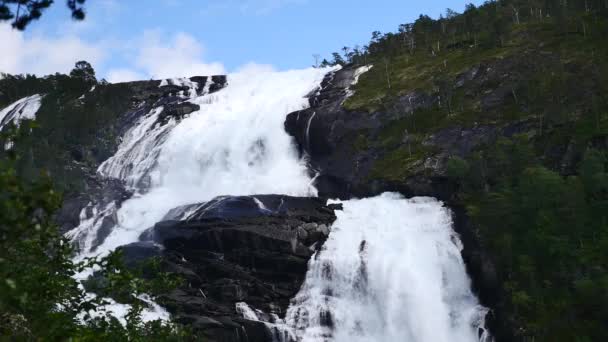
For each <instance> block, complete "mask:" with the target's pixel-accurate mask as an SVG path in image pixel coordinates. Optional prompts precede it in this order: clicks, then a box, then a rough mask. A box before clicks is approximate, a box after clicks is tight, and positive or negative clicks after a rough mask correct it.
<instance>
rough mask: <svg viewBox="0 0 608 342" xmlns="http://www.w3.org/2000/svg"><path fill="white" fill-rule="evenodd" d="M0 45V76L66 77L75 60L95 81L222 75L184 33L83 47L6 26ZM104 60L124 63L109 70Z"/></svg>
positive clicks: (75, 40)
mask: <svg viewBox="0 0 608 342" xmlns="http://www.w3.org/2000/svg"><path fill="white" fill-rule="evenodd" d="M0 41H1V42H2V47H3V52H2V58H0V72H6V73H11V74H18V73H31V74H36V75H39V76H42V75H48V74H52V73H55V72H62V73H67V72H69V71H70V70H71V69H72V68H73V66H74V63H75V62H76V61H78V60H86V61H88V62H90V63H91V64H92V65H93V67H94V68H95V69H97V70H98V71H99V70H101V71H102V74H100V75H98V76H100V77H105V78H107V79H108V81H110V82H124V81H133V80H138V79H150V78H157V79H158V78H171V77H186V76H195V75H216V74H223V73H225V72H226V70H225V68H224V65H223V64H222V63H219V62H207V61H205V60H204V58H203V57H204V48H203V44H202V43H201V42H200V41H198V40H197V39H196V38H195V37H193V36H191V35H189V34H187V33H183V32H178V33H174V34H166V33H163V32H162V31H161V30H149V31H146V32H144V33H142V34H140V35H137V36H134V37H132V38H129V39H123V40H116V41H104V42H88V41H86V40H83V39H81V38H79V36H77V35H75V34H67V35H65V36H62V37H60V38H53V37H49V36H45V35H43V34H41V33H37V34H34V35H33V36H31V37H28V36H27V35H25V34H23V33H22V32H19V31H16V30H13V29H12V28H11V27H10V26H9V25H0ZM109 56H112V57H113V58H118V59H121V60H123V61H124V63H122V65H121V66H120V67H109V66H108V65H107V63H108V60H109V58H108V57H109ZM108 69H109V70H108ZM105 70H108V71H107V72H105Z"/></svg>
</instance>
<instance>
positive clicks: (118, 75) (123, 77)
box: [106, 69, 146, 83]
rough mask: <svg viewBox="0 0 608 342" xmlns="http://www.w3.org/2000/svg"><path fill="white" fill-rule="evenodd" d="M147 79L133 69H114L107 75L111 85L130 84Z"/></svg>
mask: <svg viewBox="0 0 608 342" xmlns="http://www.w3.org/2000/svg"><path fill="white" fill-rule="evenodd" d="M144 79H146V77H145V76H144V75H142V74H140V73H138V72H136V71H133V70H131V69H112V70H110V71H109V72H108V74H107V75H106V80H107V81H108V82H110V83H120V82H130V81H140V80H144Z"/></svg>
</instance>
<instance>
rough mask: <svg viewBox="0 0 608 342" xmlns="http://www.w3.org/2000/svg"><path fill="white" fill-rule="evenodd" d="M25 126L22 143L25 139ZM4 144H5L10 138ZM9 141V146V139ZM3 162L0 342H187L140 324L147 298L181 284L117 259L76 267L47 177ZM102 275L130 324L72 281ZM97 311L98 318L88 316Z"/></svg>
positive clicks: (161, 327) (10, 155) (176, 330)
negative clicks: (86, 273)
mask: <svg viewBox="0 0 608 342" xmlns="http://www.w3.org/2000/svg"><path fill="white" fill-rule="evenodd" d="M27 131H28V127H27V124H26V125H25V126H24V127H23V129H22V130H21V133H20V134H19V136H15V135H11V136H10V137H9V138H10V140H11V141H13V142H17V143H16V145H18V141H19V139H20V136H23V135H25V134H27ZM5 139H7V138H6V137H5ZM4 141H6V140H4ZM6 154H7V156H6V158H4V159H3V160H2V161H1V162H0V279H1V280H0V336H2V339H4V338H8V339H9V340H11V341H13V340H25V341H34V340H77V341H100V340H110V341H118V340H120V341H123V340H131V341H148V340H183V339H186V338H187V337H188V333H187V331H185V330H184V329H183V328H181V327H179V326H177V325H173V324H169V323H164V322H161V321H155V322H149V323H143V322H142V320H141V312H142V310H143V308H144V307H145V305H146V303H145V302H144V301H142V300H141V299H140V295H141V294H143V293H147V294H151V295H154V293H155V291H156V290H162V289H165V290H166V288H167V286H169V287H171V286H175V285H176V284H177V283H176V281H177V280H176V279H175V278H174V277H173V276H171V275H168V274H165V273H163V272H160V271H159V269H158V268H156V270H157V271H154V270H155V268H149V265H148V266H147V267H146V270H152V271H154V272H153V275H154V276H152V277H146V279H148V280H144V279H143V278H141V277H138V276H137V273H133V272H132V271H131V270H129V269H128V268H125V267H124V266H122V264H121V263H120V255H119V254H113V255H110V256H109V257H107V258H104V259H101V260H97V259H94V260H87V261H86V262H83V263H75V262H74V261H73V260H72V259H71V258H72V256H73V249H72V246H71V244H70V243H69V241H67V240H66V239H65V238H64V237H63V236H61V235H60V234H59V232H58V228H57V226H56V225H55V224H54V223H53V219H52V216H53V213H54V212H55V210H56V209H57V208H58V207H59V205H60V204H61V196H60V194H59V193H58V192H57V191H55V190H54V189H53V187H52V186H51V183H50V179H49V178H48V176H47V175H41V176H40V177H38V179H37V180H36V181H34V182H31V181H28V180H27V179H24V178H23V177H22V176H21V175H20V174H19V173H18V172H16V170H15V167H14V165H15V162H16V160H17V159H18V155H17V154H15V152H14V151H12V150H10V151H8V152H7V153H6ZM92 266H97V267H99V268H100V269H101V271H100V272H99V274H98V276H97V279H102V282H103V284H104V285H103V286H101V287H100V286H98V289H99V288H101V289H103V291H99V293H100V294H102V295H112V297H114V298H116V299H117V300H120V302H123V303H129V304H131V305H132V308H131V310H130V312H129V313H128V315H127V316H126V324H125V325H123V324H121V323H120V322H119V321H118V320H117V319H116V318H114V317H113V316H111V315H109V314H105V313H104V312H103V311H101V309H100V308H101V307H102V306H101V305H103V302H104V301H103V300H101V299H100V297H98V298H97V299H90V298H87V297H86V296H85V292H84V291H83V290H82V289H81V288H80V287H79V286H78V283H77V281H76V280H75V279H74V278H73V276H74V275H75V274H76V273H77V272H80V271H81V270H83V269H84V268H88V267H92ZM92 310H95V311H96V312H97V313H99V314H101V316H91V315H89V314H88V312H91V311H92Z"/></svg>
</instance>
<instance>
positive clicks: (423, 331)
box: [286, 193, 487, 342]
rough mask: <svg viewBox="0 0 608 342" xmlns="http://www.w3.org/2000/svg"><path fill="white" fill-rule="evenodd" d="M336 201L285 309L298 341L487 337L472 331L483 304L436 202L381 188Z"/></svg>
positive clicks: (480, 321)
mask: <svg viewBox="0 0 608 342" xmlns="http://www.w3.org/2000/svg"><path fill="white" fill-rule="evenodd" d="M343 205H344V210H343V211H337V212H336V215H337V217H338V218H337V220H336V222H335V223H334V225H333V228H332V231H331V234H330V236H329V239H328V240H327V242H326V243H325V245H324V248H323V250H322V251H321V252H320V254H319V255H316V256H313V257H312V258H311V260H310V263H309V271H308V273H307V276H306V280H305V282H304V285H303V286H302V289H301V290H300V292H299V293H298V295H297V296H296V297H295V298H294V299H293V301H292V305H291V306H290V308H289V309H288V312H287V315H286V324H287V325H288V326H290V327H291V328H292V329H293V330H294V331H295V334H296V335H297V336H298V338H297V340H298V341H305V342H319V341H335V342H376V341H411V342H417V341H419V342H425V341H434V342H443V341H445V342H448V341H449V342H465V341H469V342H472V341H480V340H482V341H483V339H485V338H487V334H485V335H484V336H483V337H482V338H481V339H480V338H479V336H478V333H479V331H483V326H484V317H485V314H486V312H487V310H486V309H485V308H484V307H482V306H480V305H479V303H478V301H477V299H476V298H475V296H474V295H473V293H472V292H471V290H470V280H469V278H468V276H467V274H466V271H465V266H464V263H463V260H462V257H461V255H460V249H461V246H460V243H459V242H458V240H459V239H458V236H457V235H456V234H455V233H454V231H453V230H452V228H451V224H452V222H451V216H450V212H449V211H448V209H446V208H445V207H444V206H443V205H442V203H441V202H438V201H436V200H434V199H432V198H414V199H409V200H407V199H404V198H402V197H400V196H399V195H397V194H392V193H386V194H383V195H381V196H378V197H374V198H367V199H362V200H351V201H345V202H343ZM328 322H331V324H328ZM329 325H331V328H330V327H329ZM480 329H482V330H480Z"/></svg>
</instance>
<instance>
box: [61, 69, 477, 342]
mask: <svg viewBox="0 0 608 342" xmlns="http://www.w3.org/2000/svg"><path fill="white" fill-rule="evenodd" d="M326 72H327V70H322V69H308V70H301V71H288V72H271V71H265V72H259V71H256V72H242V73H238V74H235V75H230V76H229V77H228V84H229V85H228V86H227V88H225V89H223V90H221V91H219V92H217V93H214V94H207V95H203V96H198V97H196V96H194V93H193V92H190V94H189V97H190V101H191V102H193V103H195V104H198V105H199V106H200V110H198V111H196V112H193V113H191V114H190V115H189V116H188V117H187V118H185V119H183V120H182V121H181V122H179V123H178V122H176V121H170V122H169V123H167V124H166V125H159V124H157V117H158V115H159V114H160V113H161V112H162V108H155V109H153V110H152V111H151V112H150V113H148V114H147V115H146V116H144V117H142V118H140V120H139V121H138V122H137V123H136V125H135V126H134V127H133V128H131V130H129V132H128V133H127V134H126V135H125V137H124V140H123V142H122V144H121V145H120V147H119V151H118V152H117V153H116V155H115V156H114V157H112V158H111V159H109V160H108V161H107V162H106V163H104V164H103V165H102V166H101V167H100V168H99V172H100V173H101V174H102V175H105V176H108V177H115V178H119V179H122V180H124V181H126V183H127V185H128V186H129V187H130V188H131V189H132V190H135V191H136V194H135V195H134V196H133V198H131V199H130V200H128V201H126V202H124V203H122V206H121V208H120V209H118V211H112V210H108V209H107V208H112V207H111V206H110V207H108V204H107V203H106V204H104V207H100V208H98V209H97V210H89V211H91V212H93V213H94V214H95V215H94V216H95V217H92V218H91V217H86V216H85V215H83V218H82V221H81V226H80V227H78V228H76V229H75V230H74V231H73V232H72V236H73V237H77V236H78V237H80V238H81V239H82V240H84V241H85V242H86V241H88V242H87V243H85V244H84V247H85V248H84V250H83V252H84V253H83V254H82V256H86V255H91V254H93V253H94V254H104V253H107V252H109V251H111V250H114V249H115V248H117V247H119V246H121V245H125V244H128V243H131V242H135V241H137V240H138V237H139V236H140V234H141V233H142V232H143V231H144V230H146V229H147V228H149V227H151V226H152V225H154V224H155V223H156V222H158V221H160V220H161V219H162V218H163V217H164V216H165V215H166V214H167V213H168V212H169V211H170V210H171V209H173V208H177V207H180V206H185V205H189V204H193V203H200V202H204V201H207V200H210V199H212V198H214V197H216V196H220V195H252V194H260V193H278V194H289V195H299V196H307V195H308V196H310V195H313V196H314V195H316V190H315V189H314V188H313V187H312V186H311V179H310V178H309V176H308V174H307V170H306V167H305V165H304V163H303V162H302V161H300V160H298V158H297V154H296V152H295V149H294V146H293V143H292V140H291V138H290V137H289V136H288V135H287V134H286V133H285V132H284V129H283V123H284V120H285V116H286V115H287V114H288V113H290V112H292V111H295V110H299V109H303V108H305V107H306V106H308V100H307V99H306V98H305V96H306V95H307V94H308V93H310V92H311V91H312V90H314V88H315V87H317V86H318V85H319V84H320V82H321V80H322V79H323V77H324V76H325V73H326ZM172 82H175V81H172ZM167 83H168V82H167ZM312 119H313V118H312V117H311V120H312ZM309 125H310V123H309ZM307 130H308V128H307ZM308 139H309V137H308V134H307V140H308ZM143 180H145V181H143ZM142 181H143V182H142ZM144 183H145V186H144V185H142V184H144ZM343 204H344V210H343V211H337V212H336V214H337V216H338V219H337V221H336V222H335V224H334V226H333V230H332V232H331V234H330V236H329V239H328V241H327V242H326V244H325V246H324V248H323V250H322V251H321V252H319V253H317V254H316V255H315V256H314V257H313V258H312V259H311V261H310V264H309V271H308V273H307V276H306V280H305V283H304V284H303V286H302V288H301V290H300V292H299V293H298V295H297V296H296V297H295V298H294V299H293V301H292V305H291V306H290V308H289V310H288V312H287V314H286V316H285V319H284V320H282V319H280V318H279V317H278V316H277V315H276V314H274V313H271V314H265V313H262V312H260V311H259V310H254V309H251V308H249V307H248V306H247V305H246V303H237V305H236V309H237V311H238V312H240V313H241V314H242V315H243V316H245V318H247V319H252V320H260V321H266V322H267V323H268V326H269V328H271V329H272V330H273V331H274V333H275V340H277V341H281V342H285V341H290V342H291V341H305V342H321V341H334V342H343V341H344V342H346V341H347V342H372V341H374V342H375V341H411V342H417V341H455V342H461V341H484V340H485V339H486V338H489V337H488V336H487V333H485V331H484V330H483V326H484V324H483V323H484V322H483V319H484V316H485V313H486V309H485V308H483V307H482V306H480V305H479V304H478V302H477V300H476V298H475V296H474V295H473V294H472V293H471V290H470V281H469V279H468V277H467V274H466V271H465V267H464V264H463V261H462V258H461V255H460V249H461V246H460V241H459V239H458V236H457V235H456V234H455V233H454V231H453V230H452V228H451V221H450V215H449V211H448V210H447V209H446V208H444V207H443V206H442V204H441V203H440V202H438V201H435V200H433V199H430V198H417V199H410V200H407V199H403V198H401V197H399V196H398V195H395V194H384V195H382V196H379V197H375V198H369V199H362V200H351V201H345V202H343ZM177 211H179V210H177ZM182 211H183V212H182ZM187 211H188V207H183V209H182V210H181V211H179V213H180V215H184V212H187ZM83 212H84V211H83ZM103 215H115V216H116V218H117V222H118V224H117V225H116V226H115V227H114V228H113V230H112V232H111V233H110V235H109V236H108V237H107V238H106V239H105V241H104V242H103V244H102V245H101V246H99V247H98V248H97V249H96V250H91V241H93V239H94V236H95V234H96V233H97V232H96V230H97V229H98V228H97V227H99V226H100V222H101V220H102V219H103ZM82 235H84V236H82Z"/></svg>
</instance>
